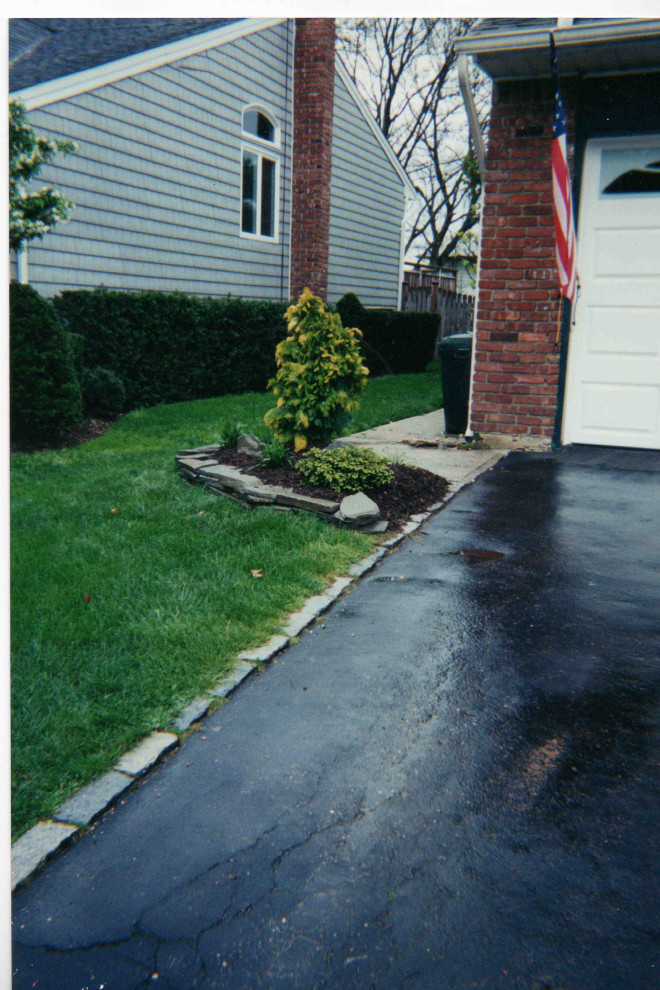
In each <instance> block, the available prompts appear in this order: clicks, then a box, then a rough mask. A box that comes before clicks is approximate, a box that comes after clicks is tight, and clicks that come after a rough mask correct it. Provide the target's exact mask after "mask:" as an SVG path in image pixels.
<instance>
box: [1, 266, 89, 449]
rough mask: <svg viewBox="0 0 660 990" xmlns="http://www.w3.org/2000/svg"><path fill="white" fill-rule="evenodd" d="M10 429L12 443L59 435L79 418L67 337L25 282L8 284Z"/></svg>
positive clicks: (46, 304) (46, 439)
mask: <svg viewBox="0 0 660 990" xmlns="http://www.w3.org/2000/svg"><path fill="white" fill-rule="evenodd" d="M9 328H10V332H9V340H10V355H9V369H10V371H9V377H10V433H11V439H12V442H13V443H18V444H23V443H27V444H35V443H36V444H39V443H48V442H50V441H55V440H59V439H60V438H61V437H62V436H63V435H64V433H65V432H66V430H67V428H68V427H69V426H73V424H74V423H77V422H78V421H79V420H80V418H81V417H82V405H81V400H80V386H79V384H78V380H77V378H76V373H75V368H74V356H73V353H72V346H71V339H70V337H69V335H68V334H67V333H65V331H64V327H63V326H62V323H61V321H60V319H59V318H58V316H57V313H56V312H55V310H54V309H53V307H52V306H51V304H50V303H49V302H48V300H46V299H42V298H41V296H40V295H39V293H38V292H36V291H35V290H34V289H33V288H32V287H31V286H29V285H19V284H18V283H16V282H12V283H11V285H10V287H9Z"/></svg>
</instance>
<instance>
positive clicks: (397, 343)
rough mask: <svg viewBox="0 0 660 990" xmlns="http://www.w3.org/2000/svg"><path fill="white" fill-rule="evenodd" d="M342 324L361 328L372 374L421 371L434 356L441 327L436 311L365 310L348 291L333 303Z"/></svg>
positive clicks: (364, 348) (365, 352)
mask: <svg viewBox="0 0 660 990" xmlns="http://www.w3.org/2000/svg"><path fill="white" fill-rule="evenodd" d="M336 309H337V312H338V313H339V315H340V316H341V319H342V321H343V322H344V324H346V323H348V325H349V326H354V327H358V328H359V329H360V330H361V331H362V341H361V345H362V349H363V352H364V356H365V360H366V361H367V362H368V364H369V373H370V374H371V376H372V377H377V376H378V375H401V374H411V373H417V372H420V371H424V370H425V368H426V366H427V364H428V363H429V361H431V360H432V359H433V353H434V350H435V341H436V337H437V336H438V330H439V328H440V317H439V316H438V314H437V313H403V312H400V311H399V310H396V309H365V308H364V307H363V306H362V304H361V303H360V300H359V299H358V298H357V296H356V295H355V294H354V293H352V292H348V293H346V295H345V296H342V298H341V299H340V300H339V302H338V303H337V306H336Z"/></svg>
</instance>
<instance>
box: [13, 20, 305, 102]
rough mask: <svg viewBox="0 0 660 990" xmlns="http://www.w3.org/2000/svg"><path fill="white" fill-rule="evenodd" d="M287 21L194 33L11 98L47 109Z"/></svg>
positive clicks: (255, 22) (18, 92)
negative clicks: (49, 105) (49, 106)
mask: <svg viewBox="0 0 660 990" xmlns="http://www.w3.org/2000/svg"><path fill="white" fill-rule="evenodd" d="M285 20H286V18H285V17H260V18H243V19H242V20H240V21H236V22H233V23H231V24H226V25H223V26H222V27H216V28H212V29H211V30H208V31H201V32H200V33H199V34H193V35H190V36H188V37H186V38H181V39H179V40H178V41H172V42H169V43H168V44H166V45H159V46H158V47H157V48H150V49H147V51H144V52H138V53H136V54H135V55H127V56H126V57H125V58H120V59H116V60H115V61H112V62H105V63H104V64H102V65H97V66H94V67H93V68H91V69H85V70H83V71H82V72H74V73H71V75H67V76H59V77H57V78H55V79H49V80H47V81H46V82H43V83H37V84H36V85H34V86H26V87H25V88H24V89H18V90H15V91H13V92H11V93H10V94H9V98H10V99H12V100H20V101H21V103H23V105H24V106H25V108H26V110H35V109H36V108H37V107H43V106H47V105H48V104H50V103H56V102H57V101H58V100H66V99H69V98H70V97H72V96H77V95H78V94H80V93H87V92H89V91H90V90H92V89H97V88H98V87H99V86H105V85H107V84H108V83H112V82H117V81H118V80H119V79H125V78H127V77H128V76H133V75H137V74H138V73H139V72H146V71H147V70H148V69H155V68H157V67H158V66H160V65H167V64H168V63H170V62H176V61H178V60H179V59H182V58H187V57H188V56H190V55H196V54H198V53H200V52H204V51H207V50H208V49H210V48H216V47H218V46H219V45H223V44H226V43H227V42H229V41H236V40H237V39H238V38H243V37H245V36H246V35H248V34H253V33H254V32H255V31H263V30H265V29H266V28H269V27H274V26H275V25H277V24H281V23H282V22H283V21H285Z"/></svg>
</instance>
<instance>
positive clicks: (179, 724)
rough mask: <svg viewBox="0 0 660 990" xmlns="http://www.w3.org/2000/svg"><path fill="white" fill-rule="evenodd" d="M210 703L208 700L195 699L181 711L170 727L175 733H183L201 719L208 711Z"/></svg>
mask: <svg viewBox="0 0 660 990" xmlns="http://www.w3.org/2000/svg"><path fill="white" fill-rule="evenodd" d="M209 705H210V701H209V699H208V698H195V700H194V701H191V702H190V704H189V705H186V707H185V708H184V709H183V711H182V712H181V714H180V715H179V717H178V718H177V719H176V721H175V722H174V725H173V726H172V727H173V728H174V729H176V731H177V732H185V731H186V729H189V728H190V726H191V725H192V724H193V722H197V721H199V719H200V718H203V717H204V715H206V713H207V711H208V710H209Z"/></svg>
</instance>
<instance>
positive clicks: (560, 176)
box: [550, 34, 577, 302]
mask: <svg viewBox="0 0 660 990" xmlns="http://www.w3.org/2000/svg"><path fill="white" fill-rule="evenodd" d="M550 64H551V67H552V78H553V81H554V87H555V115H554V122H553V124H554V130H553V139H552V200H553V207H554V219H555V245H556V255H557V274H558V276H559V291H560V292H561V294H562V296H565V297H566V298H567V299H570V300H571V302H573V301H574V300H575V294H576V290H577V267H576V259H575V226H574V223H573V200H572V196H571V174H570V171H569V168H568V159H567V153H566V116H565V114H564V104H563V101H562V98H561V92H560V89H559V67H558V64H557V52H556V50H555V39H554V38H553V36H552V34H551V35H550Z"/></svg>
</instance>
